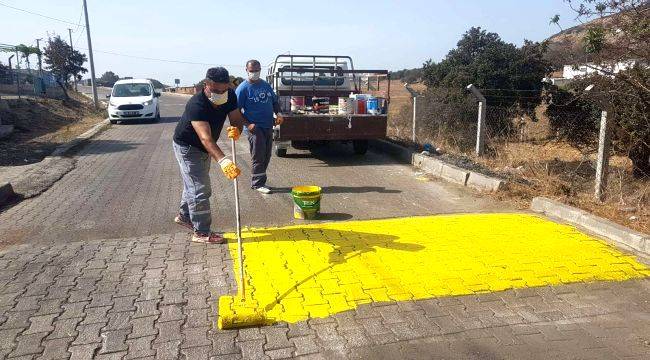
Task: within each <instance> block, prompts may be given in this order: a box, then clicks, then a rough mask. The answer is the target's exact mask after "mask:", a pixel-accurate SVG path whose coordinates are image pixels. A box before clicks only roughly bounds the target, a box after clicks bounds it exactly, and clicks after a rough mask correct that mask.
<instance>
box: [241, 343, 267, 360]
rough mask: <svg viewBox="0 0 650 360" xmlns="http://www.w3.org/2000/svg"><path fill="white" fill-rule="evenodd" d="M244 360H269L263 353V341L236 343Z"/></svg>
mask: <svg viewBox="0 0 650 360" xmlns="http://www.w3.org/2000/svg"><path fill="white" fill-rule="evenodd" d="M237 346H238V347H239V348H240V349H241V353H242V358H244V359H260V360H262V359H265V360H266V359H269V357H268V356H267V355H266V354H265V353H264V340H249V341H241V342H238V343H237Z"/></svg>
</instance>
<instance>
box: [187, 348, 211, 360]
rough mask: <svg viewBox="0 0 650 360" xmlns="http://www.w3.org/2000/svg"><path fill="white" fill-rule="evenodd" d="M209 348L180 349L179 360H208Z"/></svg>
mask: <svg viewBox="0 0 650 360" xmlns="http://www.w3.org/2000/svg"><path fill="white" fill-rule="evenodd" d="M210 350H211V348H210V346H200V347H191V348H181V357H180V358H181V359H187V360H194V359H196V360H208V359H209V358H210Z"/></svg>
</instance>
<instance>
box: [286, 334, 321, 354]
mask: <svg viewBox="0 0 650 360" xmlns="http://www.w3.org/2000/svg"><path fill="white" fill-rule="evenodd" d="M290 340H291V342H292V343H293V344H294V346H295V347H296V356H301V355H307V354H313V353H316V352H318V351H320V348H319V347H318V345H317V344H316V336H314V335H306V336H296V337H292V338H291V339H290Z"/></svg>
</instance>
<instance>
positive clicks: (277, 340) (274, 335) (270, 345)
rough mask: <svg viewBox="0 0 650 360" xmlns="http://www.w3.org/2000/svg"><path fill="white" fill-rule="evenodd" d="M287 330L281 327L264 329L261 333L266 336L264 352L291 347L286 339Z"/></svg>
mask: <svg viewBox="0 0 650 360" xmlns="http://www.w3.org/2000/svg"><path fill="white" fill-rule="evenodd" d="M288 331H289V330H288V329H287V328H282V327H265V328H262V329H261V332H262V333H263V334H264V335H265V336H266V344H265V345H264V349H265V350H274V349H284V348H289V347H291V346H292V344H291V342H290V341H289V339H288V338H287V333H288Z"/></svg>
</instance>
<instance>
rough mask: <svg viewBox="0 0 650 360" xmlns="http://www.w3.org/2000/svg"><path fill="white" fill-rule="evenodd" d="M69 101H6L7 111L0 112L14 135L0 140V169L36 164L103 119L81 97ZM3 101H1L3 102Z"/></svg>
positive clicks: (88, 102)
mask: <svg viewBox="0 0 650 360" xmlns="http://www.w3.org/2000/svg"><path fill="white" fill-rule="evenodd" d="M70 96H71V99H70V100H68V101H64V100H58V99H47V98H30V99H22V100H17V99H9V100H7V102H8V104H9V109H8V110H0V117H2V122H3V124H11V125H14V132H13V133H12V134H11V136H9V137H8V138H5V139H2V140H0V166H17V165H28V164H32V163H36V162H39V161H41V160H43V158H45V157H46V156H48V155H49V154H50V153H51V152H52V151H53V150H54V149H55V148H56V147H57V146H59V145H60V144H63V143H65V142H67V141H69V140H71V139H73V138H74V137H76V136H78V135H80V134H82V133H84V132H86V131H87V130H88V129H90V128H91V127H93V126H94V125H95V124H97V123H98V122H100V121H102V120H103V119H105V118H106V116H105V111H104V110H95V109H93V107H92V102H91V101H90V100H88V99H87V98H86V97H84V96H83V95H81V94H78V93H73V92H71V93H70ZM3 101H4V100H3Z"/></svg>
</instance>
